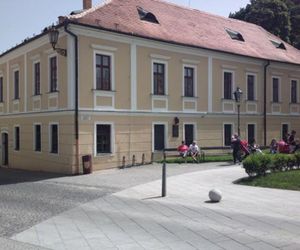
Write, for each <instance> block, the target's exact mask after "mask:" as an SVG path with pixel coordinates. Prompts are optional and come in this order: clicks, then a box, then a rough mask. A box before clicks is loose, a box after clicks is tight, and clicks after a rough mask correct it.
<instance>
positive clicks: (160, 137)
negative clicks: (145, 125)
mask: <svg viewBox="0 0 300 250" xmlns="http://www.w3.org/2000/svg"><path fill="white" fill-rule="evenodd" d="M164 148H165V125H164V124H154V150H163V149H164Z"/></svg>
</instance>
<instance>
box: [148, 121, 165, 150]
mask: <svg viewBox="0 0 300 250" xmlns="http://www.w3.org/2000/svg"><path fill="white" fill-rule="evenodd" d="M155 125H164V126H165V138H164V140H165V148H168V145H169V143H168V123H167V122H160V121H158V122H152V152H156V151H157V150H154V126H155Z"/></svg>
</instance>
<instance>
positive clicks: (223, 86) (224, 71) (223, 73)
mask: <svg viewBox="0 0 300 250" xmlns="http://www.w3.org/2000/svg"><path fill="white" fill-rule="evenodd" d="M225 73H231V74H232V83H231V84H232V85H231V90H232V93H231V99H225V96H224V90H225V77H224V76H225ZM233 91H235V71H234V70H229V69H223V70H222V99H223V100H225V101H230V100H232V101H233Z"/></svg>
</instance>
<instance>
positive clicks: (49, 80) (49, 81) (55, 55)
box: [47, 53, 59, 95]
mask: <svg viewBox="0 0 300 250" xmlns="http://www.w3.org/2000/svg"><path fill="white" fill-rule="evenodd" d="M53 57H56V76H57V82H56V91H55V92H51V88H50V85H51V73H50V65H51V64H50V60H51V58H53ZM58 69H59V65H58V54H57V53H53V54H50V55H49V56H48V70H47V71H48V93H49V94H52V95H55V94H56V93H58V92H59V75H58Z"/></svg>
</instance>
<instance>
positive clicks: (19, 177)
mask: <svg viewBox="0 0 300 250" xmlns="http://www.w3.org/2000/svg"><path fill="white" fill-rule="evenodd" d="M64 176H68V175H63V174H55V173H48V172H37V171H27V170H18V169H9V168H0V185H9V184H16V183H23V182H35V181H41V180H47V179H52V178H58V177H64Z"/></svg>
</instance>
